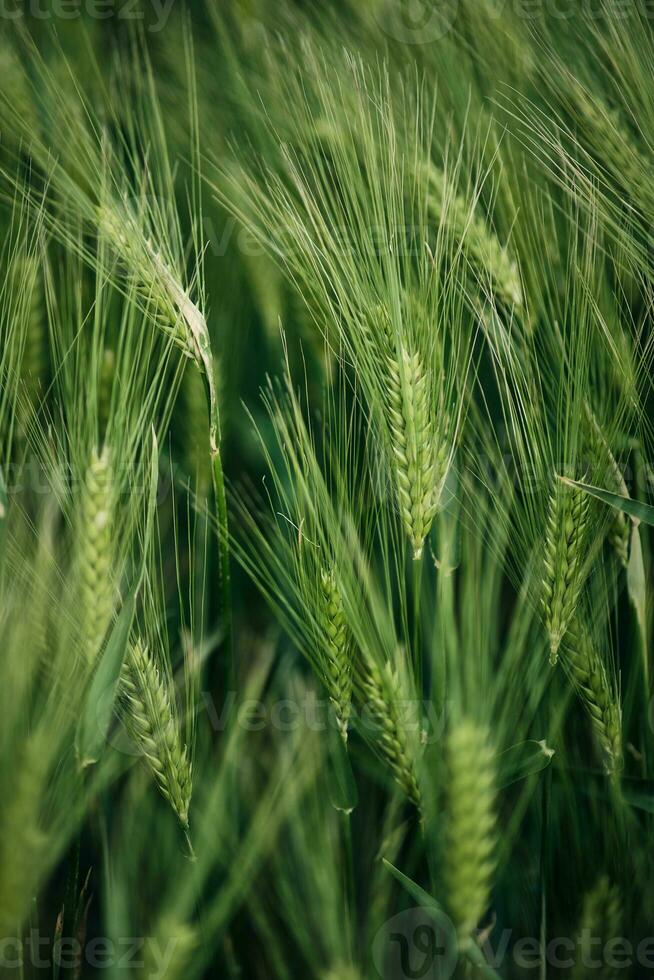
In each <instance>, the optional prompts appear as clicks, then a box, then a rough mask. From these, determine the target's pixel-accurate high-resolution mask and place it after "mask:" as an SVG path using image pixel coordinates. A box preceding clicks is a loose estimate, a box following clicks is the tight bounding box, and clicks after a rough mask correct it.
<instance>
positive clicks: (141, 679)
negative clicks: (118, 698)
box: [121, 640, 191, 830]
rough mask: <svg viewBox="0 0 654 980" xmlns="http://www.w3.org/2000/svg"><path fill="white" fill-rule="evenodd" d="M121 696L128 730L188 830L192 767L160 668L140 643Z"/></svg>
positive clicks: (128, 664)
mask: <svg viewBox="0 0 654 980" xmlns="http://www.w3.org/2000/svg"><path fill="white" fill-rule="evenodd" d="M121 695H122V700H123V705H124V712H123V717H124V720H125V723H126V726H127V729H128V731H129V733H130V735H131V737H132V738H133V740H134V742H135V744H136V746H137V747H138V748H139V749H141V751H142V752H143V755H144V757H145V760H146V762H147V764H148V767H149V768H150V770H151V772H152V775H153V776H154V779H155V782H156V783H157V786H158V787H159V789H160V791H161V793H162V794H163V796H164V797H165V798H166V799H167V800H168V802H169V803H170V805H171V806H172V808H173V810H174V811H175V813H176V815H177V818H178V820H179V822H180V824H181V826H182V828H183V829H184V830H188V825H189V823H188V811H189V806H190V802H191V765H190V762H189V760H188V755H187V751H186V746H184V745H182V742H181V738H180V734H179V729H178V725H177V720H176V717H175V714H174V712H173V709H172V701H171V698H170V696H169V693H168V691H167V689H166V685H165V684H164V682H163V680H162V678H161V675H160V672H159V668H158V667H157V665H156V663H155V662H154V659H153V658H152V655H151V654H150V652H149V650H148V649H147V648H146V647H145V646H144V644H143V643H141V642H140V641H139V640H137V641H136V642H135V643H134V644H132V645H131V646H130V648H129V650H128V654H127V659H126V661H125V663H124V665H123V668H122V673H121Z"/></svg>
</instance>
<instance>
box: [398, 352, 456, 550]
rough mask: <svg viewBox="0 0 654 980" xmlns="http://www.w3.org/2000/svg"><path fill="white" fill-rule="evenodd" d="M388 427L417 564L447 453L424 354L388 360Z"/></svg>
mask: <svg viewBox="0 0 654 980" xmlns="http://www.w3.org/2000/svg"><path fill="white" fill-rule="evenodd" d="M387 371H388V425H389V434H390V442H391V447H390V449H391V457H392V460H393V470H394V474H395V485H396V490H397V499H398V505H399V509H400V515H401V518H402V523H403V525H404V529H405V532H406V534H407V536H408V538H409V540H410V542H411V545H412V547H413V557H414V560H416V561H417V560H419V559H420V558H421V557H422V549H423V545H424V540H425V538H426V537H427V535H428V534H429V530H430V528H431V525H432V522H433V520H434V517H435V515H436V511H437V508H438V501H439V498H440V493H441V490H442V484H443V480H444V478H445V473H446V467H447V456H448V454H447V450H446V448H445V447H444V446H440V445H439V443H438V437H437V433H436V431H435V426H434V424H433V421H432V416H431V404H430V390H429V378H428V376H427V374H426V372H425V370H424V367H423V364H422V360H421V358H420V355H419V354H418V353H417V352H416V353H411V352H410V351H409V350H408V349H407V348H406V347H405V346H404V345H402V346H401V348H400V354H399V356H396V355H395V353H391V354H389V355H388V357H387Z"/></svg>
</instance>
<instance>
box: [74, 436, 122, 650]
mask: <svg viewBox="0 0 654 980" xmlns="http://www.w3.org/2000/svg"><path fill="white" fill-rule="evenodd" d="M112 513H113V502H112V469H111V457H110V452H109V449H108V447H106V446H105V447H104V449H103V450H102V452H101V453H100V454H98V451H97V449H94V450H93V452H92V454H91V459H90V461H89V465H88V467H87V469H86V473H85V476H84V485H83V487H82V500H81V506H80V515H79V522H78V530H77V534H78V541H77V547H78V571H79V588H80V641H81V646H82V650H83V652H84V656H85V658H86V660H87V662H89V663H92V662H93V660H94V659H95V657H96V655H97V653H98V650H99V649H100V647H101V646H102V641H103V640H104V637H105V633H106V631H107V628H108V626H109V623H110V621H111V614H112V611H113V587H112V551H113V549H112V523H113V522H112Z"/></svg>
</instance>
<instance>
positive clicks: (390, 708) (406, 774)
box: [360, 663, 422, 812]
mask: <svg viewBox="0 0 654 980" xmlns="http://www.w3.org/2000/svg"><path fill="white" fill-rule="evenodd" d="M360 684H361V693H362V696H363V698H364V702H365V705H366V708H367V709H368V710H369V711H370V714H371V716H372V718H373V720H374V721H375V723H376V724H377V725H378V726H379V728H380V735H379V747H380V751H381V754H382V756H383V757H384V759H385V760H386V762H387V763H388V765H389V767H390V770H391V773H392V774H393V778H394V779H395V781H396V783H397V784H398V786H399V787H400V789H401V790H402V791H403V793H404V795H405V796H406V797H407V799H408V800H410V801H411V803H413V805H414V806H415V807H416V809H417V810H418V811H419V812H422V797H421V793H420V787H419V785H418V779H417V776H416V769H415V760H414V759H413V757H412V752H411V748H410V745H409V740H408V739H407V735H406V730H405V727H404V725H403V723H402V720H401V718H400V717H399V715H398V711H397V703H398V695H399V685H398V681H397V677H396V675H395V674H394V673H393V671H392V669H391V667H390V665H389V664H386V665H385V666H384V667H383V668H379V667H378V666H377V665H376V664H373V663H370V664H368V665H367V666H366V668H364V675H363V677H362V678H361V680H360Z"/></svg>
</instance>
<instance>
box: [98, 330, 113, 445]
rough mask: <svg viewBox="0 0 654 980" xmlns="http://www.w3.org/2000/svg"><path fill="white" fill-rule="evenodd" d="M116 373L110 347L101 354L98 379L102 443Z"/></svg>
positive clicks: (99, 425)
mask: <svg viewBox="0 0 654 980" xmlns="http://www.w3.org/2000/svg"><path fill="white" fill-rule="evenodd" d="M115 373H116V355H115V353H114V352H113V350H112V349H111V348H110V347H107V348H106V349H105V350H104V351H103V352H102V363H101V365H100V377H99V379H98V429H99V432H100V439H101V441H104V439H105V437H106V434H107V424H108V422H109V413H110V411H111V392H112V388H113V384H114V376H115Z"/></svg>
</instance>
